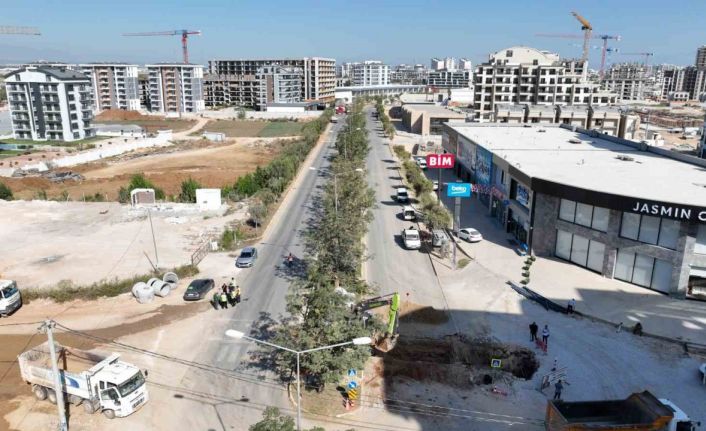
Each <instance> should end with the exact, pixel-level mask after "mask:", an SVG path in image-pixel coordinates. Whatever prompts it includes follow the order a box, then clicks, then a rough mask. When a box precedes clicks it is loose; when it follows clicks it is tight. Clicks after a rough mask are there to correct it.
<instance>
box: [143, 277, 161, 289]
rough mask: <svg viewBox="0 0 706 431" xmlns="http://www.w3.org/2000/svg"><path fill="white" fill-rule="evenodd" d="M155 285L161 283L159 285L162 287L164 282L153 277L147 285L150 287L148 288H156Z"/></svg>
mask: <svg viewBox="0 0 706 431" xmlns="http://www.w3.org/2000/svg"><path fill="white" fill-rule="evenodd" d="M155 283H159V285H160V286H161V285H162V280H160V279H159V278H156V277H152V278H150V279H149V280H147V285H148V286H152V287H154V286H155Z"/></svg>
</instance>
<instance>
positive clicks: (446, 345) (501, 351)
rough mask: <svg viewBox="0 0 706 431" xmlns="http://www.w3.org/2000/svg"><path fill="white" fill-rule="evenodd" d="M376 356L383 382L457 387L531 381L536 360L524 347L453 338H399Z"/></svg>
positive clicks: (485, 340)
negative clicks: (404, 380)
mask: <svg viewBox="0 0 706 431" xmlns="http://www.w3.org/2000/svg"><path fill="white" fill-rule="evenodd" d="M380 356H381V357H382V359H383V369H382V373H383V375H384V377H385V379H386V380H389V379H391V378H393V377H408V378H411V379H413V380H418V381H434V382H438V383H443V384H447V385H450V386H461V387H467V386H468V385H469V383H470V384H473V385H489V384H492V383H493V382H496V381H498V380H508V378H510V375H512V376H514V377H517V378H521V379H531V378H532V376H533V375H534V373H535V372H536V371H537V369H539V360H538V359H537V358H536V356H535V354H534V352H533V351H531V350H529V349H527V348H524V347H521V346H516V345H511V344H504V343H499V342H495V341H491V340H488V339H483V338H481V339H472V340H471V339H466V338H465V337H460V336H456V335H451V336H446V337H444V338H443V339H431V338H409V337H404V336H400V338H399V339H398V340H397V344H396V345H395V347H394V348H393V349H392V350H390V351H389V352H387V353H380ZM492 359H500V360H501V367H500V368H491V366H490V364H491V360H492Z"/></svg>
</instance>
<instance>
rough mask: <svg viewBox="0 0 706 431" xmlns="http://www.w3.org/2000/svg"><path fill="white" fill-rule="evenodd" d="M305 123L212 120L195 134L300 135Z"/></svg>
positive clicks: (234, 136) (238, 136) (233, 136)
mask: <svg viewBox="0 0 706 431" xmlns="http://www.w3.org/2000/svg"><path fill="white" fill-rule="evenodd" d="M303 125H304V122H297V121H252V120H250V121H245V120H212V121H209V122H208V123H207V124H206V125H205V126H204V127H203V128H202V129H201V130H199V131H197V132H194V133H193V134H194V135H200V134H201V133H203V132H207V131H208V132H218V133H225V135H226V136H227V137H229V138H242V137H260V138H276V137H282V136H296V135H299V134H300V133H301V129H302V126H303Z"/></svg>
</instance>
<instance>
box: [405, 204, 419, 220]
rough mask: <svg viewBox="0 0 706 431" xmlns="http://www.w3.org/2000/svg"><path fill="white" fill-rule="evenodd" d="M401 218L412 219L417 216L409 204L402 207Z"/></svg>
mask: <svg viewBox="0 0 706 431" xmlns="http://www.w3.org/2000/svg"><path fill="white" fill-rule="evenodd" d="M402 218H403V219H405V220H414V219H416V218H417V212H416V211H415V210H414V208H412V207H411V206H409V205H405V206H404V207H402Z"/></svg>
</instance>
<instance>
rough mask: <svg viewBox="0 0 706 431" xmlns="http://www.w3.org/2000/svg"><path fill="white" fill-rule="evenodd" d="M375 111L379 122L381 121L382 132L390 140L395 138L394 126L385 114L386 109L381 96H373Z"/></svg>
mask: <svg viewBox="0 0 706 431" xmlns="http://www.w3.org/2000/svg"><path fill="white" fill-rule="evenodd" d="M375 111H376V112H377V114H378V119H379V120H380V123H382V132H383V133H384V134H385V136H387V137H388V138H390V140H394V139H395V131H396V129H395V126H394V125H393V124H392V121H390V117H389V116H388V115H387V111H386V110H385V105H383V103H382V96H377V97H376V98H375Z"/></svg>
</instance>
